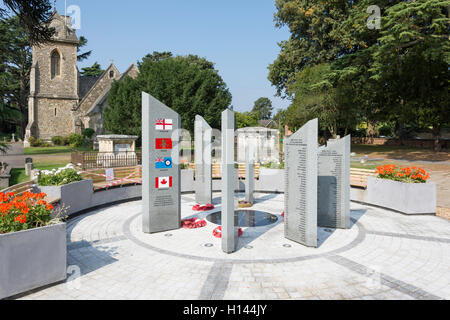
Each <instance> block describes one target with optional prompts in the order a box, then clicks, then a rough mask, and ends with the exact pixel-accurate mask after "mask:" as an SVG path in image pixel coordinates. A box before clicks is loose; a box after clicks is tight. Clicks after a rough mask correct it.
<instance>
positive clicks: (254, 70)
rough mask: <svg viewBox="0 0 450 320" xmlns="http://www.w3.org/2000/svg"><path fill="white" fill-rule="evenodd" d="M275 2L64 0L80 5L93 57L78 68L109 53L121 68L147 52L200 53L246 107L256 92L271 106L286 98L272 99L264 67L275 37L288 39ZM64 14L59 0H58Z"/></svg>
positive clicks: (239, 106) (236, 102)
mask: <svg viewBox="0 0 450 320" xmlns="http://www.w3.org/2000/svg"><path fill="white" fill-rule="evenodd" d="M274 3H275V0H241V1H238V0H227V1H219V0H165V1H155V0H130V1H128V2H126V1H117V0H109V1H108V0H95V1H93V0H67V6H70V5H78V6H79V7H80V9H81V30H78V31H77V34H78V35H83V36H85V37H86V38H87V39H88V40H89V43H88V48H87V49H88V50H93V53H92V55H91V57H90V58H89V59H88V60H86V61H84V62H82V63H80V65H79V67H80V68H81V67H85V66H88V65H92V64H93V63H94V62H95V61H98V62H99V63H100V64H101V65H102V67H107V65H109V63H110V61H111V59H112V60H114V63H115V64H116V66H117V67H118V68H119V70H120V71H121V72H123V71H125V70H126V68H127V67H128V66H129V65H130V64H131V63H136V61H138V60H140V59H141V58H142V57H143V56H145V55H146V54H147V53H151V52H153V51H171V52H173V53H174V54H176V55H178V54H180V55H185V54H190V53H191V54H197V55H199V56H201V57H205V58H206V59H208V60H210V61H212V62H214V63H215V64H216V65H215V67H216V69H218V70H219V73H220V75H221V76H222V78H223V79H224V81H225V82H226V83H227V85H228V87H229V89H230V91H231V93H232V95H233V106H234V108H235V110H237V111H249V110H250V109H251V108H252V107H253V102H254V101H255V100H256V99H258V98H259V97H269V98H270V99H271V100H272V102H273V105H274V107H275V109H278V108H286V107H287V106H288V105H289V102H288V101H287V100H282V99H280V98H277V97H275V96H274V95H275V93H276V90H275V88H274V87H272V86H271V84H270V82H269V80H267V75H268V69H267V67H268V65H269V64H271V63H272V62H273V61H274V60H275V59H276V57H277V55H278V53H279V47H278V45H277V43H278V42H279V41H282V40H287V39H288V38H289V32H288V30H287V28H282V29H278V28H275V24H274V21H273V14H274V12H275V4H274ZM57 9H58V11H59V12H60V13H61V14H64V0H58V1H57Z"/></svg>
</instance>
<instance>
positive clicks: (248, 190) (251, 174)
mask: <svg viewBox="0 0 450 320" xmlns="http://www.w3.org/2000/svg"><path fill="white" fill-rule="evenodd" d="M253 150H254V149H253V145H248V146H247V152H246V155H245V201H247V202H250V203H253V202H254V201H255V199H254V197H253V194H254V191H255V160H254V159H255V153H254V151H253Z"/></svg>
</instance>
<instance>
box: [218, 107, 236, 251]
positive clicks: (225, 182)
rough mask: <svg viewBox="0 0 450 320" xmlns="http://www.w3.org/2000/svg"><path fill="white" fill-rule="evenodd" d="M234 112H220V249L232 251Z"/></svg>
mask: <svg viewBox="0 0 450 320" xmlns="http://www.w3.org/2000/svg"><path fill="white" fill-rule="evenodd" d="M234 128H235V126H234V112H233V111H232V110H230V109H227V110H225V111H223V112H222V250H223V251H224V252H225V253H233V252H234V251H235V250H236V244H237V229H236V228H235V221H234V207H235V203H234V202H235V199H234V190H235V184H234V177H235V170H234Z"/></svg>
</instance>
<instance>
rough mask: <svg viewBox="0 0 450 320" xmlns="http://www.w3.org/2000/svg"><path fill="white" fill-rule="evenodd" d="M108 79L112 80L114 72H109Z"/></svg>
mask: <svg viewBox="0 0 450 320" xmlns="http://www.w3.org/2000/svg"><path fill="white" fill-rule="evenodd" d="M109 77H110V78H111V79H112V78H114V71H113V70H111V71H110V72H109Z"/></svg>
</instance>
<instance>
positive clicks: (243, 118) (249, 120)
mask: <svg viewBox="0 0 450 320" xmlns="http://www.w3.org/2000/svg"><path fill="white" fill-rule="evenodd" d="M235 118H236V126H237V128H238V129H240V128H247V127H257V126H258V116H257V115H256V114H255V113H253V112H243V113H241V112H237V111H235Z"/></svg>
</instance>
